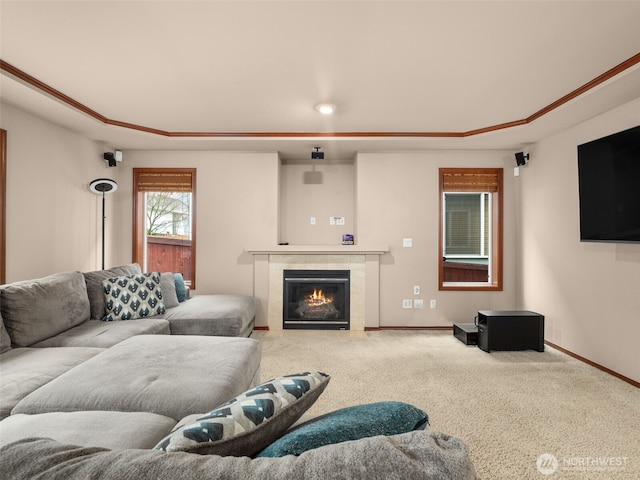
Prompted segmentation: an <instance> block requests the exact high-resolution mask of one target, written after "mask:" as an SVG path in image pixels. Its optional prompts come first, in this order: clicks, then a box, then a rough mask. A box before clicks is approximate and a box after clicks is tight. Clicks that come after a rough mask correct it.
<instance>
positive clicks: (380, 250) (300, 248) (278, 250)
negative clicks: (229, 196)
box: [246, 245, 389, 255]
mask: <svg viewBox="0 0 640 480" xmlns="http://www.w3.org/2000/svg"><path fill="white" fill-rule="evenodd" d="M246 251H247V252H248V253H250V254H252V255H287V254H291V255H323V254H326V255H382V254H385V253H387V252H389V247H368V246H360V245H273V246H267V247H257V248H247V249H246Z"/></svg>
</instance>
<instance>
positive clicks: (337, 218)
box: [336, 217, 344, 225]
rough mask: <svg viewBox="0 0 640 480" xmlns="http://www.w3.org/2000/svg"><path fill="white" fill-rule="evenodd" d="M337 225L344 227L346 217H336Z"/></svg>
mask: <svg viewBox="0 0 640 480" xmlns="http://www.w3.org/2000/svg"><path fill="white" fill-rule="evenodd" d="M336 225H344V217H336Z"/></svg>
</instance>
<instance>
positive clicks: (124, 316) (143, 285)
mask: <svg viewBox="0 0 640 480" xmlns="http://www.w3.org/2000/svg"><path fill="white" fill-rule="evenodd" d="M102 288H103V291H104V302H105V308H106V315H105V316H104V318H103V319H102V320H103V321H105V322H112V321H114V320H133V319H135V318H144V317H151V316H153V315H159V314H162V313H164V312H165V306H164V303H163V301H162V289H161V288H160V273H159V272H150V273H138V274H136V275H124V276H122V277H114V278H108V279H106V280H103V282H102Z"/></svg>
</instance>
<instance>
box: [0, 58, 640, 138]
mask: <svg viewBox="0 0 640 480" xmlns="http://www.w3.org/2000/svg"><path fill="white" fill-rule="evenodd" d="M638 64H640V53H637V54H635V55H634V56H632V57H630V58H628V59H627V60H625V61H623V62H621V63H619V64H618V65H616V66H615V67H613V68H611V69H609V70H607V71H606V72H604V73H603V74H602V75H599V76H598V77H596V78H594V79H593V80H591V81H589V82H587V83H585V84H584V85H582V86H581V87H578V88H576V89H575V90H573V91H572V92H570V93H568V94H566V95H565V96H563V97H561V98H559V99H558V100H556V101H555V102H552V103H550V104H549V105H547V106H546V107H544V108H542V109H540V110H538V111H537V112H535V113H533V114H531V115H529V116H528V117H526V118H523V119H520V120H513V121H510V122H505V123H499V124H496V125H490V126H487V127H483V128H478V129H475V130H469V131H466V132H360V131H358V132H197V131H196V132H171V131H167V130H159V129H157V128H152V127H147V126H144V125H136V124H134V123H129V122H124V121H120V120H114V119H111V118H108V117H106V116H104V115H102V114H100V113H98V112H96V111H95V110H93V109H91V108H89V107H87V106H86V105H84V104H82V103H80V102H78V101H77V100H74V99H73V98H71V97H69V96H68V95H65V94H64V93H62V92H60V91H59V90H56V89H55V88H53V87H51V86H49V85H47V84H46V83H44V82H42V81H40V80H38V79H37V78H35V77H33V76H31V75H29V74H28V73H26V72H23V71H22V70H20V69H19V68H17V67H15V66H13V65H11V64H9V63H7V62H5V61H4V60H2V59H0V70H2V71H3V72H4V73H5V74H7V75H10V76H11V77H13V78H15V79H17V80H19V81H20V82H22V83H25V84H27V85H30V86H31V87H33V88H35V89H36V90H38V91H40V92H42V93H43V94H45V95H49V96H51V97H53V98H55V99H57V100H59V101H60V102H62V103H64V104H66V105H68V106H69V107H71V108H73V109H76V110H78V111H80V112H82V113H84V114H86V115H88V116H90V117H92V118H94V119H95V120H97V121H99V122H102V123H103V124H105V125H113V126H117V127H122V128H127V129H130V130H138V131H141V132H146V133H151V134H154V135H159V136H163V137H170V138H465V137H472V136H475V135H480V134H484V133H489V132H495V131H498V130H504V129H508V128H512V127H517V126H520V125H527V124H529V123H531V122H533V121H535V120H537V119H539V118H540V117H542V116H544V115H546V114H548V113H550V112H552V111H553V110H555V109H557V108H558V107H560V106H562V105H564V104H565V103H567V102H569V101H571V100H574V99H576V98H578V97H580V96H581V95H584V94H585V93H587V92H588V91H590V90H592V89H594V88H595V87H597V86H599V85H601V84H603V83H604V82H606V81H608V80H610V79H612V78H614V77H616V76H617V75H619V74H621V73H623V72H624V71H626V70H628V69H630V68H632V67H634V66H636V65H638Z"/></svg>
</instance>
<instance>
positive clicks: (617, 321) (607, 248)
mask: <svg viewBox="0 0 640 480" xmlns="http://www.w3.org/2000/svg"><path fill="white" fill-rule="evenodd" d="M636 125H640V99H637V100H635V101H633V102H630V103H627V104H626V105H624V106H622V107H620V108H617V109H615V110H612V111H610V112H608V113H606V114H603V115H600V116H598V117H596V118H593V119H591V120H589V121H587V122H585V123H583V124H581V125H578V126H576V127H574V128H571V129H569V130H567V131H565V132H563V133H561V134H559V135H555V136H553V137H550V138H548V139H546V140H543V141H541V142H539V143H538V144H536V145H535V146H534V147H533V148H532V149H531V160H530V161H529V165H528V166H527V167H526V168H522V169H521V170H522V174H521V176H520V177H519V178H518V180H519V182H518V185H517V191H518V195H517V197H516V201H517V202H518V203H519V205H520V211H521V217H520V218H521V220H520V225H519V230H520V232H521V233H520V234H519V237H520V238H521V240H520V243H521V247H520V252H521V265H520V266H519V272H520V274H519V277H520V278H519V280H518V283H519V285H520V292H519V294H518V297H519V298H521V301H519V302H518V303H519V307H522V308H524V309H530V310H536V311H539V312H540V313H542V314H544V315H545V317H546V329H545V330H546V332H545V336H546V339H547V340H548V341H550V342H553V343H555V344H557V345H560V346H561V347H564V348H566V349H568V350H570V351H572V352H574V353H577V354H578V355H582V356H583V357H586V358H588V359H590V360H592V361H594V362H596V363H599V364H601V365H603V366H605V367H607V368H610V369H612V370H614V371H616V372H619V373H621V374H623V375H625V376H627V377H630V378H633V379H634V380H637V381H640V348H638V337H639V336H640V245H638V244H611V243H581V242H580V225H579V208H578V164H577V150H576V147H577V145H579V144H581V143H584V142H588V141H590V140H594V139H596V138H600V137H603V136H605V135H609V134H611V133H615V132H618V131H621V130H624V129H627V128H630V127H633V126H636ZM638 185H639V188H640V181H639V183H638Z"/></svg>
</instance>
